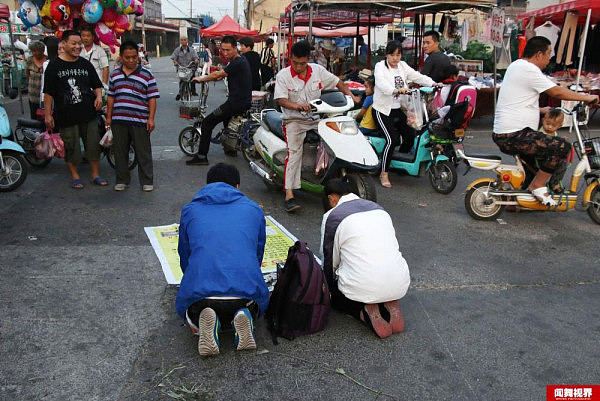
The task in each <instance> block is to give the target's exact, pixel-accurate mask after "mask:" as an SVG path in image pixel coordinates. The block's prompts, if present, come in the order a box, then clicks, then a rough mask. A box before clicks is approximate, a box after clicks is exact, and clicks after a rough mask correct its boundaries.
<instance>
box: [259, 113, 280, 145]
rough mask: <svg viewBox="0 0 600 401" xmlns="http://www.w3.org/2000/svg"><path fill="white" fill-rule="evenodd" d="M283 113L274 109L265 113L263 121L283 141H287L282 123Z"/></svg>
mask: <svg viewBox="0 0 600 401" xmlns="http://www.w3.org/2000/svg"><path fill="white" fill-rule="evenodd" d="M281 117H282V114H281V113H280V112H278V111H275V110H272V111H267V112H266V113H265V117H264V119H263V121H264V122H265V123H266V124H267V127H268V128H269V131H271V132H272V133H274V134H275V135H276V136H278V137H279V138H280V139H281V140H282V141H285V135H284V134H283V125H282V118H281Z"/></svg>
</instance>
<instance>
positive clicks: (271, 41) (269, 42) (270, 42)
mask: <svg viewBox="0 0 600 401" xmlns="http://www.w3.org/2000/svg"><path fill="white" fill-rule="evenodd" d="M273 43H275V41H274V40H273V39H271V38H269V39H267V46H269V45H272V44H273Z"/></svg>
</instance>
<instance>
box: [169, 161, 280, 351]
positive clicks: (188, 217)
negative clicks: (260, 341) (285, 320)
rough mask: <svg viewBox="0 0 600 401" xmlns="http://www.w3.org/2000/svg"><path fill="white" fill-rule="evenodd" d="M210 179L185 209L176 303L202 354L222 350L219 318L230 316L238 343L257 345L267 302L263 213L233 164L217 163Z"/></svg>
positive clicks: (226, 319) (238, 346)
mask: <svg viewBox="0 0 600 401" xmlns="http://www.w3.org/2000/svg"><path fill="white" fill-rule="evenodd" d="M206 183H207V185H206V186H205V187H204V188H202V189H201V190H200V191H198V193H197V194H196V195H195V196H194V199H192V202H191V203H188V204H187V205H185V206H184V207H183V209H182V211H181V220H180V226H179V248H178V251H179V257H180V259H181V270H182V271H183V278H182V279H181V287H180V288H179V292H178V293H177V299H176V300H175V308H176V309H177V313H178V314H179V315H180V316H181V317H183V318H185V319H186V320H187V322H188V324H189V326H190V328H191V329H192V331H193V332H194V333H195V334H197V335H198V336H199V340H198V352H199V353H200V355H202V356H210V355H216V354H218V353H219V346H220V344H219V329H220V327H221V323H220V321H221V320H223V321H224V322H231V324H232V327H233V330H234V332H235V347H236V349H238V350H247V349H256V341H255V339H254V319H256V318H257V317H258V316H260V315H262V314H263V313H264V312H265V310H266V309H267V306H268V305H269V290H268V289H267V285H266V284H265V281H264V279H263V275H262V272H261V270H260V266H261V264H262V258H263V253H264V249H265V238H266V232H265V217H264V214H263V211H262V209H261V208H260V207H259V206H258V205H257V204H256V203H255V202H253V201H251V200H250V199H248V198H247V197H246V196H245V195H244V194H242V193H241V192H240V191H239V190H238V188H239V186H240V172H239V171H238V169H237V168H235V167H234V166H232V165H229V164H225V163H219V164H216V165H215V166H213V167H212V168H211V169H210V170H209V171H208V173H207V175H206Z"/></svg>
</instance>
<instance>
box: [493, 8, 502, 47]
mask: <svg viewBox="0 0 600 401" xmlns="http://www.w3.org/2000/svg"><path fill="white" fill-rule="evenodd" d="M504 26H505V16H504V10H503V9H501V8H494V9H493V10H492V24H491V27H490V29H491V30H490V40H491V42H492V44H493V45H494V46H495V47H502V36H503V35H504Z"/></svg>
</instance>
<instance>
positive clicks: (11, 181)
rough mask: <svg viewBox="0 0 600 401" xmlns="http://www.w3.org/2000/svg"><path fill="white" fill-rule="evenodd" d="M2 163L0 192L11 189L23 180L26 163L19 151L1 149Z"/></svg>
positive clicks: (25, 175) (25, 173) (25, 176)
mask: <svg viewBox="0 0 600 401" xmlns="http://www.w3.org/2000/svg"><path fill="white" fill-rule="evenodd" d="M2 164H3V165H4V169H3V170H0V192H8V191H12V190H13V189H16V188H17V187H19V186H20V185H21V184H23V182H25V178H27V165H26V164H25V160H24V159H23V156H21V154H20V153H17V152H14V151H12V150H4V151H2Z"/></svg>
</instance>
